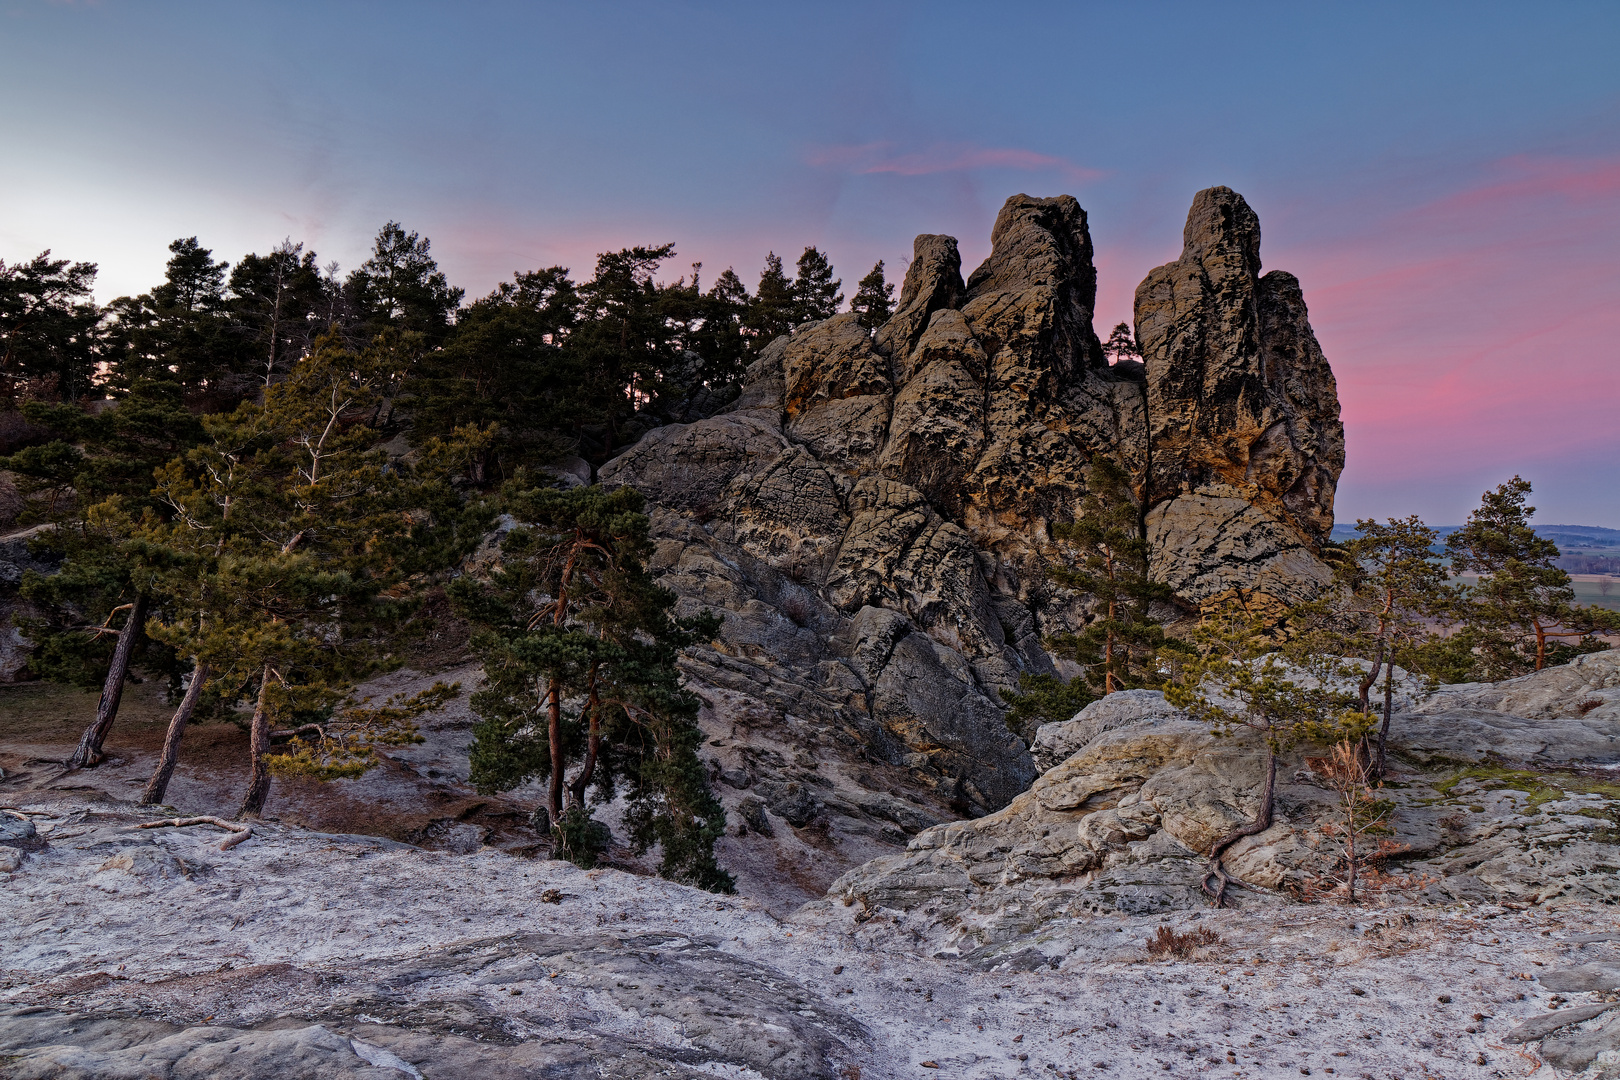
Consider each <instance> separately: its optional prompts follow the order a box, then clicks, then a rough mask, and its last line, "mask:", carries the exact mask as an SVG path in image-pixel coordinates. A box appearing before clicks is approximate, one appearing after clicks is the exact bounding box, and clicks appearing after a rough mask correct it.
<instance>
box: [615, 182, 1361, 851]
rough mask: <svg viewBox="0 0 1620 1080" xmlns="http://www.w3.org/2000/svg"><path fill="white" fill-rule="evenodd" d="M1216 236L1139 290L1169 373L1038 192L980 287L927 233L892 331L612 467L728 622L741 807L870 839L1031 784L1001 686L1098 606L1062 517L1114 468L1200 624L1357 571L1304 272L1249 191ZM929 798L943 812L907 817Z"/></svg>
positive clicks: (1337, 438)
mask: <svg viewBox="0 0 1620 1080" xmlns="http://www.w3.org/2000/svg"><path fill="white" fill-rule="evenodd" d="M1187 237H1188V247H1187V254H1185V255H1184V256H1183V258H1182V260H1181V261H1179V262H1178V263H1175V264H1172V265H1171V266H1170V267H1165V268H1161V269H1160V270H1158V271H1155V272H1154V274H1153V275H1152V276H1150V277H1149V279H1148V281H1147V282H1145V283H1144V284H1143V286H1142V290H1141V292H1140V294H1139V299H1138V311H1139V318H1140V319H1142V320H1143V325H1144V330H1143V341H1144V344H1145V345H1146V350H1145V351H1146V363H1145V365H1144V364H1137V363H1134V362H1126V363H1122V364H1119V365H1117V366H1110V365H1109V364H1108V362H1107V358H1106V357H1105V355H1104V353H1103V351H1102V348H1101V346H1100V344H1099V342H1098V339H1097V335H1096V333H1095V331H1094V328H1093V325H1092V320H1093V307H1094V304H1095V297H1096V270H1095V268H1094V267H1093V264H1092V244H1091V236H1090V232H1089V228H1088V225H1087V220H1086V213H1085V211H1084V210H1083V209H1082V208H1081V206H1080V204H1079V203H1078V202H1077V201H1075V199H1073V198H1072V197H1070V196H1059V197H1057V198H1049V199H1037V198H1031V197H1029V196H1026V195H1018V196H1015V197H1013V198H1011V199H1009V200H1007V203H1006V205H1005V206H1003V207H1002V209H1001V212H1000V214H999V215H998V216H997V218H996V222H995V226H994V229H993V231H992V233H991V240H992V251H991V254H990V256H989V258H987V259H986V260H985V261H984V263H983V265H981V266H980V267H979V268H978V269H977V270H974V271H973V272H972V273H971V274H970V275H968V277H967V278H966V279H965V280H964V279H963V277H962V271H961V257H960V254H959V252H958V250H957V243H956V240H955V239H954V238H952V237H948V236H932V235H925V236H920V237H918V238H917V241H916V245H915V249H914V258H913V260H912V263H911V265H910V267H909V269H908V271H907V273H906V278H905V284H904V287H903V289H902V292H901V296H900V301H899V305H898V309H897V311H896V313H895V315H894V316H893V318H892V319H891V320H890V321H889V322H888V323H887V324H886V325H884V326H883V327H881V328H880V329H879V330H878V331H877V332H876V333H870V332H868V331H867V330H866V329H864V328H863V327H861V326H860V325H859V324H858V323H857V322H856V320H855V316H853V315H839V316H835V317H833V318H831V319H828V320H826V321H824V322H820V323H814V324H808V325H805V326H802V327H800V328H799V329H798V330H797V331H795V332H794V333H793V334H792V335H790V336H787V337H783V338H779V339H777V340H776V341H774V342H772V343H771V344H770V345H769V346H768V347H767V348H766V349H764V350H763V352H762V353H761V355H760V357H759V359H758V360H757V361H756V362H755V364H754V365H753V367H752V368H751V369H750V371H749V373H748V379H747V382H746V384H745V386H744V388H743V390H742V393H741V396H740V397H739V399H738V400H737V401H735V402H733V403H732V404H731V405H730V406H729V407H728V408H727V409H726V411H725V412H724V413H722V414H720V415H716V416H710V417H707V418H703V419H698V420H696V421H695V422H692V423H688V424H679V425H670V426H667V427H664V428H660V429H657V430H654V431H652V432H650V433H649V434H648V435H647V436H646V437H644V438H643V439H642V440H641V441H640V442H639V443H637V444H636V445H635V446H633V447H631V448H630V449H628V450H627V451H626V452H625V453H624V454H622V455H621V456H620V457H618V458H616V459H615V460H613V461H612V462H610V463H609V464H608V465H606V466H605V467H603V468H602V469H601V471H600V474H599V479H600V481H601V482H602V483H604V484H607V485H609V486H614V485H620V484H632V485H634V486H636V487H637V488H639V489H640V490H641V491H642V492H643V493H644V494H645V495H646V496H647V497H648V499H649V500H650V502H651V504H652V506H653V507H654V529H655V535H656V539H657V541H658V544H659V550H658V556H657V560H656V565H657V569H658V570H659V571H660V572H661V574H662V575H663V576H662V580H663V582H664V584H665V585H667V586H669V587H670V588H672V589H674V590H675V591H676V592H677V593H678V594H679V595H680V597H681V602H682V605H683V607H684V608H686V609H688V610H690V609H695V608H697V607H708V608H711V609H713V610H716V611H717V612H720V613H722V614H723V615H724V616H725V624H724V629H723V631H722V637H721V640H720V642H719V643H717V645H716V647H715V648H713V649H704V650H699V651H697V653H696V654H695V655H694V656H693V657H691V659H690V662H689V664H688V673H689V676H690V677H691V679H692V680H693V684H694V686H695V688H696V689H698V690H699V692H701V693H703V694H704V695H705V697H706V699H708V700H711V701H719V700H724V701H726V702H728V703H729V704H727V705H725V706H724V707H720V706H715V710H714V711H715V713H716V716H715V723H716V724H717V725H718V726H719V727H720V728H721V730H725V726H726V725H725V720H724V716H722V715H719V714H726V715H729V714H730V713H732V712H738V711H739V710H740V715H744V716H746V717H748V718H749V719H748V722H747V723H746V724H741V725H737V724H734V725H732V729H733V734H732V735H731V736H728V737H727V738H725V739H722V741H721V742H720V743H717V744H714V745H715V746H716V747H717V751H716V752H717V753H718V754H719V760H718V765H719V766H720V767H721V768H722V769H723V772H724V774H725V775H732V776H735V777H736V778H737V780H738V782H739V783H740V784H742V785H743V786H742V787H740V788H738V789H737V792H728V793H727V795H728V798H729V799H732V800H733V809H734V810H736V811H737V812H738V814H737V815H734V819H735V818H736V817H737V816H739V815H740V816H742V817H743V818H745V819H750V820H753V821H755V822H756V823H757V825H756V828H759V827H763V828H766V829H771V830H774V829H775V828H776V826H775V825H773V824H771V822H772V821H773V819H774V820H777V821H778V822H780V821H783V820H785V821H787V822H788V823H789V824H790V825H792V826H794V827H804V826H805V825H807V824H809V823H815V822H819V823H820V825H821V827H822V828H823V829H824V831H825V835H826V837H827V841H828V844H829V845H831V846H832V847H833V848H840V846H841V845H844V844H846V843H849V842H854V841H857V840H859V839H861V838H864V839H865V840H872V839H875V838H883V839H884V842H892V841H893V839H894V837H895V836H896V833H895V830H896V829H899V830H900V834H906V833H911V832H914V831H915V827H916V822H917V820H918V819H919V817H921V818H922V819H923V820H926V819H927V818H928V817H929V815H937V814H944V815H950V814H953V813H954V814H957V815H962V814H975V813H984V812H987V811H990V810H994V809H996V808H999V807H1002V806H1005V805H1006V804H1007V803H1008V802H1009V801H1010V800H1011V799H1013V798H1014V797H1015V796H1016V795H1018V794H1019V793H1020V792H1022V791H1024V790H1025V789H1026V788H1027V787H1028V786H1029V784H1030V782H1031V781H1032V780H1034V778H1035V776H1036V772H1035V769H1034V766H1033V765H1032V763H1031V759H1030V757H1029V755H1028V753H1027V752H1026V750H1025V748H1024V746H1023V745H1022V743H1021V742H1020V741H1019V740H1018V739H1017V738H1015V737H1014V736H1012V735H1011V734H1010V733H1009V732H1008V731H1007V729H1006V727H1005V725H1004V723H1003V722H1002V719H1001V713H1002V708H1001V703H1000V700H999V696H998V691H1000V690H1002V689H1007V688H1012V687H1015V686H1016V685H1017V681H1018V678H1019V676H1020V674H1022V673H1024V672H1052V671H1054V670H1056V667H1055V665H1054V660H1053V658H1052V657H1050V656H1048V654H1047V653H1046V652H1045V650H1044V649H1043V648H1042V644H1041V642H1042V639H1043V637H1044V636H1045V635H1048V634H1050V633H1053V632H1055V631H1059V630H1063V629H1070V628H1074V627H1076V626H1078V625H1081V624H1082V623H1083V622H1084V621H1085V619H1086V618H1087V616H1088V609H1087V600H1086V598H1085V597H1082V596H1077V595H1074V594H1072V593H1069V592H1067V591H1064V590H1059V589H1055V588H1054V587H1053V586H1052V585H1051V584H1050V583H1049V582H1048V579H1047V574H1046V570H1047V567H1048V565H1049V564H1050V561H1051V559H1052V558H1053V557H1054V555H1055V554H1056V553H1055V551H1054V549H1053V547H1052V544H1051V541H1050V536H1049V527H1050V525H1051V524H1053V523H1055V522H1065V521H1072V520H1073V519H1074V518H1075V516H1076V514H1077V513H1078V512H1079V509H1080V506H1081V503H1082V501H1083V498H1084V495H1085V492H1086V482H1087V481H1086V472H1087V468H1088V466H1089V463H1090V462H1091V460H1092V459H1093V457H1094V456H1096V455H1107V456H1110V457H1113V458H1115V459H1117V460H1119V461H1121V462H1122V463H1123V464H1124V465H1125V466H1126V467H1127V468H1128V469H1129V470H1130V471H1131V473H1132V475H1133V476H1134V477H1137V478H1138V484H1139V489H1140V490H1141V491H1143V492H1144V493H1145V494H1146V496H1147V501H1148V507H1147V511H1146V516H1147V522H1148V525H1149V528H1150V529H1151V530H1152V534H1153V536H1154V538H1155V541H1156V543H1157V544H1158V545H1159V548H1160V551H1159V555H1158V560H1159V561H1158V566H1159V569H1160V572H1161V573H1162V574H1163V575H1164V577H1165V578H1166V580H1169V581H1171V582H1172V583H1174V584H1175V585H1176V587H1177V588H1178V590H1179V591H1180V592H1181V593H1182V595H1183V596H1184V599H1185V602H1186V604H1187V606H1188V608H1189V610H1190V609H1192V608H1194V607H1195V606H1196V605H1197V604H1198V603H1199V602H1200V601H1203V600H1206V599H1208V598H1209V597H1211V596H1214V595H1217V594H1219V593H1222V592H1225V591H1229V590H1230V589H1232V588H1234V587H1243V588H1254V587H1258V588H1259V589H1261V591H1264V592H1268V593H1271V594H1273V595H1275V596H1277V597H1279V598H1280V599H1283V600H1293V599H1298V598H1300V597H1302V596H1306V595H1310V593H1311V592H1312V591H1313V590H1314V589H1315V588H1317V587H1319V586H1320V584H1321V583H1322V582H1324V581H1326V580H1327V578H1328V576H1329V575H1328V573H1327V570H1326V568H1325V567H1324V566H1323V565H1322V564H1321V563H1320V561H1318V560H1317V558H1316V556H1315V554H1314V545H1315V544H1316V543H1317V542H1319V540H1320V539H1321V538H1322V537H1323V536H1325V534H1326V530H1327V529H1328V528H1329V527H1330V526H1331V521H1332V510H1331V506H1332V495H1333V485H1334V482H1335V481H1336V480H1337V477H1338V472H1339V468H1340V466H1341V464H1342V460H1343V439H1342V430H1341V428H1340V426H1339V421H1338V404H1337V400H1336V397H1335V394H1334V387H1333V379H1332V374H1331V372H1329V371H1328V368H1327V364H1326V361H1325V360H1324V359H1323V357H1322V354H1321V350H1320V349H1319V348H1318V347H1317V346H1316V343H1315V339H1314V337H1313V336H1312V334H1311V331H1310V326H1309V323H1308V322H1307V321H1306V318H1305V309H1304V304H1303V302H1302V301H1301V300H1300V297H1299V289H1298V286H1297V283H1293V279H1292V278H1290V277H1288V276H1287V275H1285V274H1277V273H1272V274H1268V275H1266V276H1265V277H1263V278H1260V277H1257V276H1256V275H1257V274H1258V269H1259V255H1258V248H1259V231H1258V225H1257V224H1256V223H1255V221H1254V215H1253V213H1252V212H1251V211H1249V209H1248V208H1247V206H1245V205H1244V204H1243V202H1242V199H1241V198H1239V197H1238V196H1236V195H1235V194H1233V193H1232V192H1229V191H1226V190H1225V189H1214V190H1212V191H1208V192H1203V193H1200V195H1199V196H1198V199H1197V201H1196V202H1195V204H1194V207H1193V213H1192V217H1191V218H1190V219H1189V225H1188V229H1187ZM1161 294H1162V295H1161ZM1161 443H1162V444H1163V448H1162V449H1161V447H1160V444H1161ZM1066 673H1067V674H1072V673H1073V671H1072V670H1070V671H1067V672H1066ZM744 728H746V729H748V730H747V731H745V730H744ZM771 732H774V733H775V735H776V736H780V737H781V740H782V743H783V745H782V746H780V747H774V748H773V749H774V750H775V754H774V756H775V759H776V760H781V761H783V762H786V761H787V760H788V759H791V758H794V757H795V755H796V754H797V755H798V756H801V757H805V758H807V759H809V760H810V761H811V762H812V764H811V765H809V766H806V765H803V764H800V765H793V766H789V765H785V764H784V765H783V766H777V765H774V764H772V763H771V760H770V759H769V758H766V757H762V756H761V755H759V754H757V753H756V754H753V755H752V756H751V757H750V756H749V754H748V753H747V751H748V748H749V746H750V745H751V744H753V743H757V742H758V741H759V740H761V739H764V738H766V737H767V734H768V733H771ZM790 732H791V733H790ZM874 766H883V767H885V768H886V769H888V770H890V772H888V773H885V774H884V777H883V778H880V777H878V776H877V774H876V773H874V772H872V767H874ZM895 770H898V772H895ZM902 774H903V775H902ZM899 791H907V792H911V793H912V798H913V799H915V798H916V797H917V796H923V799H922V801H921V802H915V801H912V802H911V806H910V809H909V811H906V810H905V809H904V803H905V801H908V800H905V799H904V797H902V796H900V795H898V794H896V793H897V792H899ZM740 792H748V794H747V795H742V794H739V793H740ZM750 800H752V801H750ZM897 800H900V801H898V802H897ZM745 804H746V805H745ZM833 861H835V862H836V861H837V860H836V859H834V860H833Z"/></svg>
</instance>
